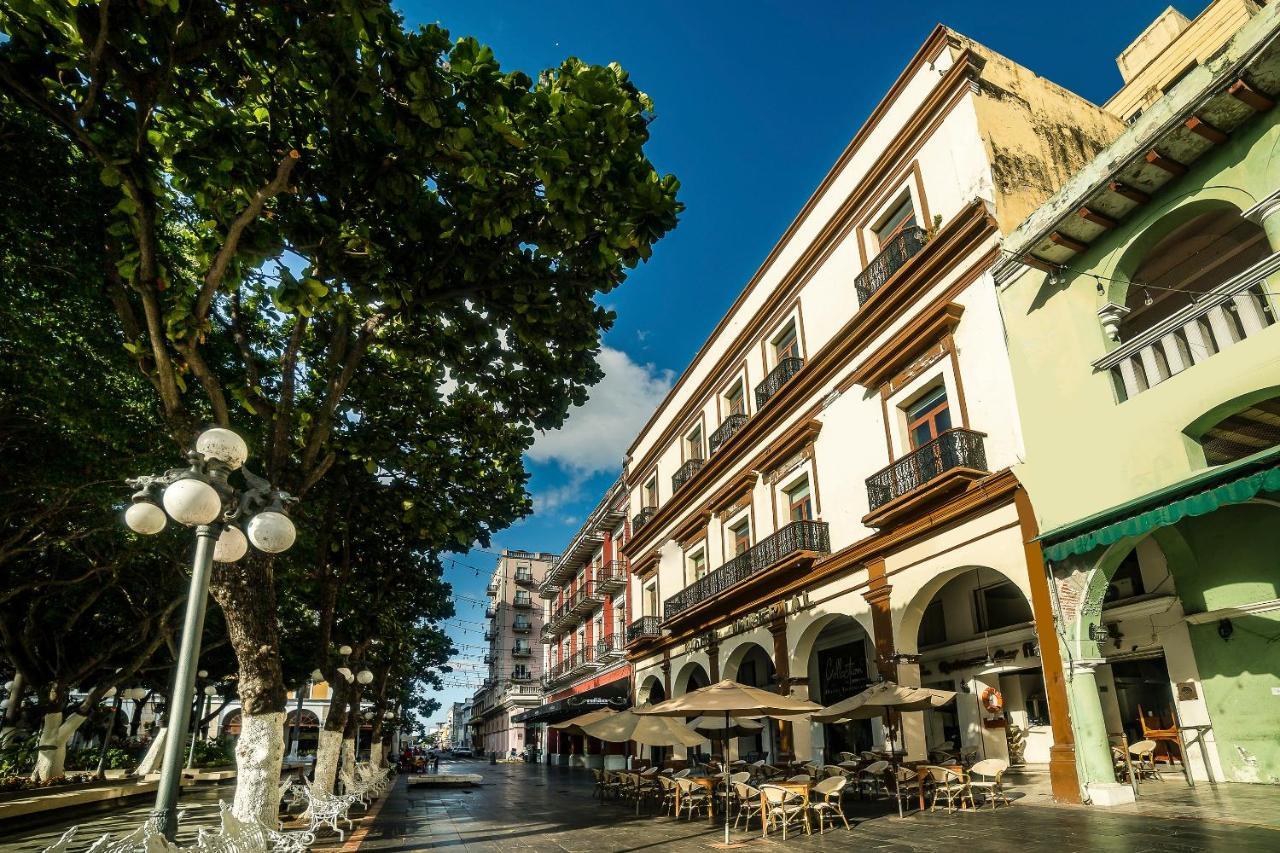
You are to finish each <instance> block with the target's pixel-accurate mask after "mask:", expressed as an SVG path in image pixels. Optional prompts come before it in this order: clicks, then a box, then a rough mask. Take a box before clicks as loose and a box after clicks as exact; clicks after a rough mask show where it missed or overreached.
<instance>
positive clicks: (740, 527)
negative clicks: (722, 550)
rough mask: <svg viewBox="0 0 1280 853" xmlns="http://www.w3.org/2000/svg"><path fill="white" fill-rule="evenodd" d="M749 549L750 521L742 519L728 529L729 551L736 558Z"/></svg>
mask: <svg viewBox="0 0 1280 853" xmlns="http://www.w3.org/2000/svg"><path fill="white" fill-rule="evenodd" d="M750 547H751V521H750V519H746V518H744V519H742V521H739V522H738V523H737V524H735V525H733V526H732V527H730V528H729V551H730V552H731V553H732V554H733V556H735V557H736V556H738V555H739V554H742V553H744V552H746V550H747V549H748V548H750Z"/></svg>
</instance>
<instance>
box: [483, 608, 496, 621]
mask: <svg viewBox="0 0 1280 853" xmlns="http://www.w3.org/2000/svg"><path fill="white" fill-rule="evenodd" d="M497 615H498V609H497V608H496V607H486V608H485V609H484V618H486V619H492V618H493V617H495V616H497Z"/></svg>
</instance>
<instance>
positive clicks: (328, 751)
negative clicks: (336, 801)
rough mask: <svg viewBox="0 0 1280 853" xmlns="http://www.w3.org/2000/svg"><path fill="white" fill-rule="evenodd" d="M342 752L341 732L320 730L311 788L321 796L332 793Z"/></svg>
mask: <svg viewBox="0 0 1280 853" xmlns="http://www.w3.org/2000/svg"><path fill="white" fill-rule="evenodd" d="M341 752H342V732H327V731H324V730H321V732H320V744H319V746H318V747H317V748H316V772H315V777H314V778H313V779H312V780H311V788H312V789H313V790H315V791H319V792H320V793H322V794H332V793H333V783H334V780H336V779H337V778H338V756H339V755H340V754H341Z"/></svg>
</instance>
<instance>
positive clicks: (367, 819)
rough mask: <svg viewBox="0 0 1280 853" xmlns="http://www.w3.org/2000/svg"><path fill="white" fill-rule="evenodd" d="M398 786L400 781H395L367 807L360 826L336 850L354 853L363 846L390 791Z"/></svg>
mask: <svg viewBox="0 0 1280 853" xmlns="http://www.w3.org/2000/svg"><path fill="white" fill-rule="evenodd" d="M399 784H400V780H399V779H397V780H396V784H395V785H393V786H392V787H391V789H390V790H388V791H387V793H386V794H384V795H383V796H381V797H379V798H378V799H376V800H374V801H373V805H372V806H370V807H369V811H367V812H365V813H364V817H363V818H362V819H361V821H360V825H359V826H358V827H356V828H355V829H354V830H352V831H351V836H350V837H349V838H348V839H347V840H346V842H345V843H344V844H343V845H342V846H341V847H339V848H337V849H338V850H340V851H342V853H355V851H357V850H359V849H360V847H361V846H362V845H363V844H364V839H365V836H366V835H368V834H369V830H370V829H372V828H373V824H374V822H375V821H377V819H378V815H379V814H381V813H382V806H383V805H384V804H385V803H386V802H387V799H388V798H390V796H391V793H392V791H394V790H395V788H396V786H398V785H399Z"/></svg>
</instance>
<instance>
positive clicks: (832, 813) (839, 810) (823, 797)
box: [809, 776, 849, 835]
mask: <svg viewBox="0 0 1280 853" xmlns="http://www.w3.org/2000/svg"><path fill="white" fill-rule="evenodd" d="M847 784H849V780H848V779H846V778H844V777H843V776H830V777H828V778H826V779H823V780H822V781H821V782H819V783H818V784H816V785H814V786H813V790H812V791H810V792H809V809H810V810H811V811H812V812H813V813H814V815H815V816H816V817H817V818H818V834H819V835H821V834H823V833H825V832H826V831H827V821H828V820H830V821H831V823H832V825H833V826H834V825H835V820H836V818H840V820H841V821H842V822H843V823H844V828H845V829H848V828H849V819H848V818H846V817H845V816H844V806H843V805H842V804H841V798H842V797H843V796H844V787H845V785H847ZM815 797H816V798H819V799H816V800H815Z"/></svg>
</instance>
